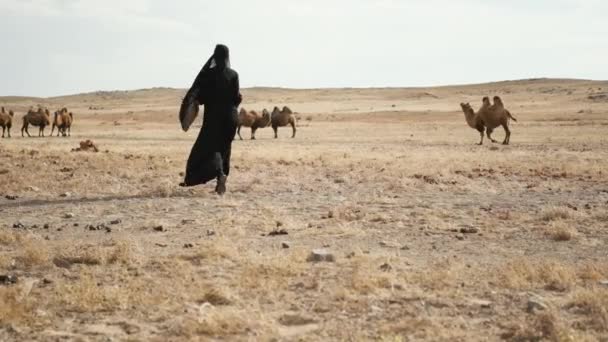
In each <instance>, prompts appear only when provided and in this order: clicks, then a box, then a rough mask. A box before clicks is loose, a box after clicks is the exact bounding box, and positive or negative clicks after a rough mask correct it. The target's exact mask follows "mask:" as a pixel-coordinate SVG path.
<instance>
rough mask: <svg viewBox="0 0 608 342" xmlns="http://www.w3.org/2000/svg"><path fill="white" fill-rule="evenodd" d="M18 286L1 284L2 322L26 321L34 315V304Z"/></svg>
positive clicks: (0, 317)
mask: <svg viewBox="0 0 608 342" xmlns="http://www.w3.org/2000/svg"><path fill="white" fill-rule="evenodd" d="M21 292H22V291H21V289H20V288H19V287H17V286H11V287H4V286H0V324H7V323H26V322H27V321H29V320H30V319H32V316H33V305H32V303H31V301H30V300H29V298H28V297H25V298H24V297H23V296H22V293H21Z"/></svg>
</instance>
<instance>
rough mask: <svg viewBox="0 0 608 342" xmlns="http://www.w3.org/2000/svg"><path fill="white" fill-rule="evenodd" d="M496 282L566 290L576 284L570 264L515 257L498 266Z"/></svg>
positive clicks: (507, 285) (513, 286)
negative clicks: (515, 258)
mask: <svg viewBox="0 0 608 342" xmlns="http://www.w3.org/2000/svg"><path fill="white" fill-rule="evenodd" d="M497 278H498V284H501V285H502V286H505V287H507V288H512V289H520V290H523V289H532V288H538V287H541V288H545V289H547V290H554V291H566V290H569V289H571V288H572V287H573V286H575V285H576V280H577V277H576V272H575V270H574V268H573V267H572V266H569V265H564V264H561V263H558V262H554V261H530V260H527V259H517V260H514V261H511V262H508V263H507V264H505V265H503V266H502V267H499V268H498V270H497Z"/></svg>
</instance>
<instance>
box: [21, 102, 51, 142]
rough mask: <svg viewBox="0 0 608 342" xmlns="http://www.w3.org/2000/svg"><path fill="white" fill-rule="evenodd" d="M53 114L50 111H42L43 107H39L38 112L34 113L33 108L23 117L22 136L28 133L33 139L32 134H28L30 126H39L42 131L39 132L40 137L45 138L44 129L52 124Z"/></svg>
mask: <svg viewBox="0 0 608 342" xmlns="http://www.w3.org/2000/svg"><path fill="white" fill-rule="evenodd" d="M50 115H51V113H50V112H49V110H48V109H42V107H38V110H37V111H34V109H33V108H30V110H29V111H28V112H27V114H25V115H24V116H23V127H21V136H22V137H23V136H24V135H23V132H24V131H25V133H27V136H28V137H31V135H30V132H28V126H29V125H33V126H38V127H39V128H40V130H39V131H38V136H39V137H40V136H42V137H44V128H45V127H46V126H49V125H50V124H51V119H50Z"/></svg>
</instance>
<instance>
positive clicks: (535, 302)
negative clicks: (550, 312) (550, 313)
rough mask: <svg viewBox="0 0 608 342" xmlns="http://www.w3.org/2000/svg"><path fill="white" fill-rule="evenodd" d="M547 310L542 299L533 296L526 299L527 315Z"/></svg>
mask: <svg viewBox="0 0 608 342" xmlns="http://www.w3.org/2000/svg"><path fill="white" fill-rule="evenodd" d="M547 308H548V306H547V304H545V303H544V302H543V300H542V298H540V297H537V296H534V297H531V298H530V299H528V305H527V309H526V310H527V311H528V313H535V312H536V311H543V310H546V309H547Z"/></svg>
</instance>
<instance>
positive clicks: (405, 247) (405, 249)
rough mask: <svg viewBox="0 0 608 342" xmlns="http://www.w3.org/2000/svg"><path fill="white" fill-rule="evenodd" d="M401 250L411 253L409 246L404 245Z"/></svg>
mask: <svg viewBox="0 0 608 342" xmlns="http://www.w3.org/2000/svg"><path fill="white" fill-rule="evenodd" d="M401 250H402V251H409V250H410V248H409V247H408V246H406V245H403V247H401Z"/></svg>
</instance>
